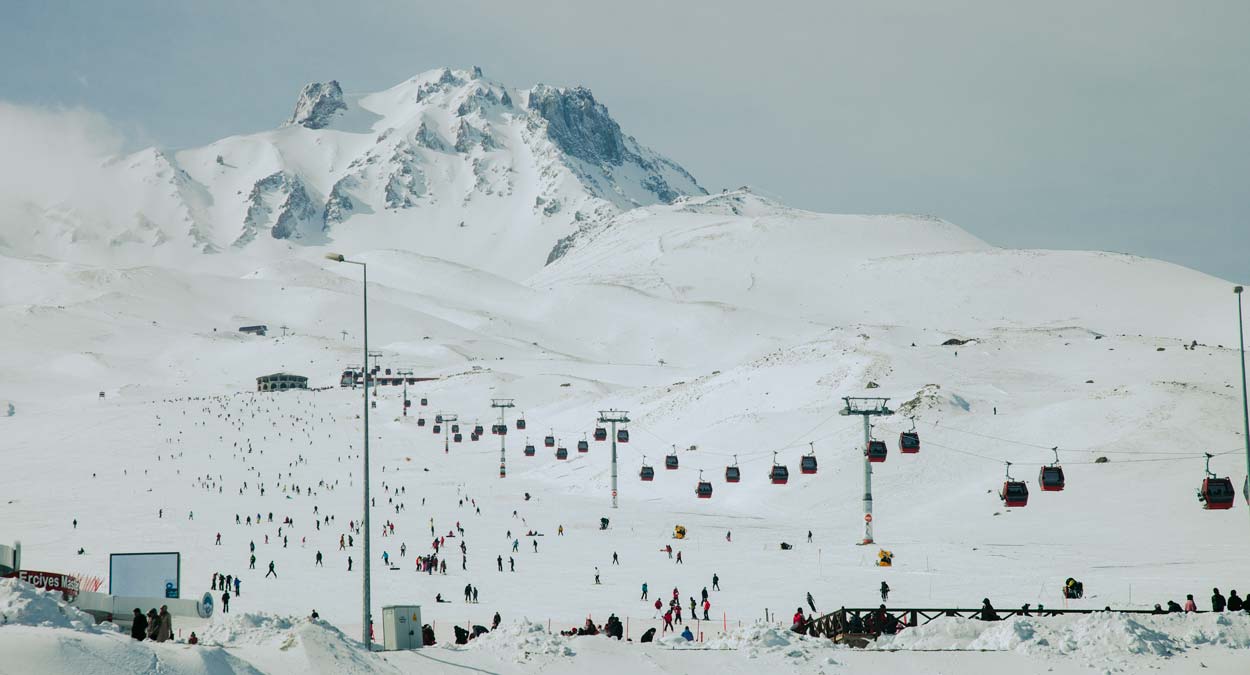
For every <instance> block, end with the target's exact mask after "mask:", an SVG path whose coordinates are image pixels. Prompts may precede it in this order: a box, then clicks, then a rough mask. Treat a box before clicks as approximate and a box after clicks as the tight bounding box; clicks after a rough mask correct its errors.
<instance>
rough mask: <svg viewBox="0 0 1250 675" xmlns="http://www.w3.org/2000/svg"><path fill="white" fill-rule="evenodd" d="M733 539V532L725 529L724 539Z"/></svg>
mask: <svg viewBox="0 0 1250 675" xmlns="http://www.w3.org/2000/svg"><path fill="white" fill-rule="evenodd" d="M733 540H734V539H733V532H730V531H729V530H726V531H725V541H733Z"/></svg>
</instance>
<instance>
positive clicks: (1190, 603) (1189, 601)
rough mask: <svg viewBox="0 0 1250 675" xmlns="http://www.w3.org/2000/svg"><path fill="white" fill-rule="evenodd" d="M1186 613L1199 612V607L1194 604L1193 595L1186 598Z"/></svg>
mask: <svg viewBox="0 0 1250 675" xmlns="http://www.w3.org/2000/svg"><path fill="white" fill-rule="evenodd" d="M1185 611H1186V612H1196V611H1198V605H1197V604H1195V603H1194V596H1193V594H1192V593H1190V594H1189V595H1186V596H1185Z"/></svg>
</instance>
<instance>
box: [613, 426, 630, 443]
mask: <svg viewBox="0 0 1250 675" xmlns="http://www.w3.org/2000/svg"><path fill="white" fill-rule="evenodd" d="M616 442H617V443H628V442H629V429H618V430H617V432H616Z"/></svg>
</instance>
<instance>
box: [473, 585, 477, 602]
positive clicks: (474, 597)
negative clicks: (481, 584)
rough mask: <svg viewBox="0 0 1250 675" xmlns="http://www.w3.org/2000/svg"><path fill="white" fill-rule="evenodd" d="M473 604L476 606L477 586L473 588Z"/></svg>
mask: <svg viewBox="0 0 1250 675" xmlns="http://www.w3.org/2000/svg"><path fill="white" fill-rule="evenodd" d="M473 604H475V605H476V604H477V586H474V587H473Z"/></svg>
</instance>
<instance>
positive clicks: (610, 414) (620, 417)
mask: <svg viewBox="0 0 1250 675" xmlns="http://www.w3.org/2000/svg"><path fill="white" fill-rule="evenodd" d="M627 412H628V411H626V410H600V411H599V423H600V424H611V425H612V508H616V424H617V423H618V422H620V423H621V424H629V415H627V414H626V413H627Z"/></svg>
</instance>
